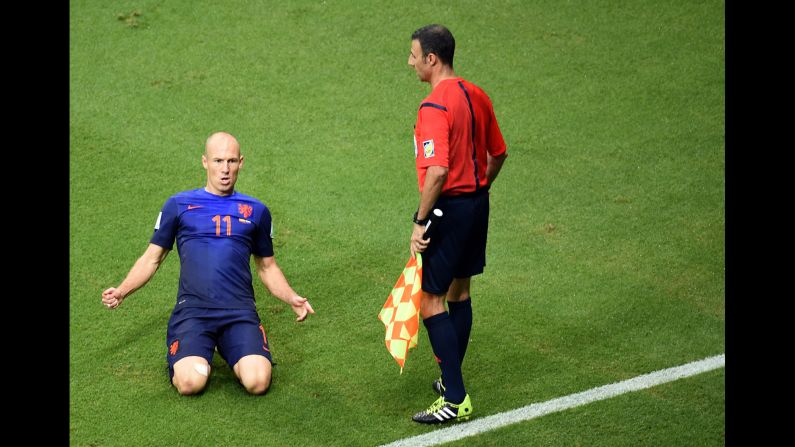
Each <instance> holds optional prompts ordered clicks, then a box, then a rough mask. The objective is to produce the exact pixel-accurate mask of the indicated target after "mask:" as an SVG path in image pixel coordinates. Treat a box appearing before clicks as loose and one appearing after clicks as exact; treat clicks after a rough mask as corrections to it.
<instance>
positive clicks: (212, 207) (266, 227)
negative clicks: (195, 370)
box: [150, 188, 273, 309]
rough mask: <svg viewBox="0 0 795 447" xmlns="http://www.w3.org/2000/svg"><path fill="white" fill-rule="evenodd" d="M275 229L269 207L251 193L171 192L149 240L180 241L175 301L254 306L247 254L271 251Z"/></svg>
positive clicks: (170, 243)
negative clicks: (272, 235)
mask: <svg viewBox="0 0 795 447" xmlns="http://www.w3.org/2000/svg"><path fill="white" fill-rule="evenodd" d="M271 230H272V226H271V214H270V211H269V210H268V207H266V206H265V205H264V204H263V203H262V202H260V201H259V200H257V199H255V198H253V197H249V196H247V195H244V194H240V193H238V192H234V193H232V194H231V195H229V196H217V195H215V194H211V193H209V192H207V191H205V190H204V188H199V189H194V190H191V191H184V192H180V193H177V194H175V195H173V196H171V197H170V198H169V199H168V200H167V201H166V203H165V204H164V205H163V209H162V210H161V211H160V214H159V215H158V217H157V223H155V231H154V234H153V235H152V239H151V240H150V242H151V243H153V244H156V245H159V246H161V247H163V248H166V249H169V250H171V249H172V248H173V247H174V240H175V239H176V241H177V251H178V252H179V261H180V272H179V291H178V293H177V304H176V306H177V307H182V306H188V307H208V308H227V309H255V306H254V288H253V286H252V284H251V268H250V266H249V259H250V257H251V254H252V253H253V254H255V255H257V256H261V257H270V256H273V243H272V241H271Z"/></svg>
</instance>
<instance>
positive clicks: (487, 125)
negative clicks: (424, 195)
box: [414, 78, 506, 195]
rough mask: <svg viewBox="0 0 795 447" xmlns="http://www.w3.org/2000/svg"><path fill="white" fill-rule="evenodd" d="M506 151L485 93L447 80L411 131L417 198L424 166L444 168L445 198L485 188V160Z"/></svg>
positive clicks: (423, 107) (427, 100) (422, 106)
mask: <svg viewBox="0 0 795 447" xmlns="http://www.w3.org/2000/svg"><path fill="white" fill-rule="evenodd" d="M505 150H506V147H505V141H504V140H503V138H502V133H501V132H500V127H499V126H498V125H497V118H496V117H495V116H494V108H493V107H492V105H491V100H490V99H489V97H488V95H486V92H484V91H483V90H481V89H480V87H478V86H476V85H475V84H472V83H471V82H468V81H465V80H464V79H462V78H453V79H445V80H443V81H441V82H439V83H438V84H437V85H436V88H434V89H433V91H432V92H431V94H430V95H428V96H427V97H426V98H425V100H423V101H422V104H420V109H419V110H418V111H417V124H416V125H415V126H414V158H415V161H416V165H417V180H418V182H419V187H420V192H422V188H423V186H424V184H425V171H426V170H427V169H428V166H444V167H446V168H448V170H449V172H448V175H447V181H446V182H445V184H444V186H443V187H442V194H443V195H459V194H464V193H468V192H474V191H475V190H477V189H480V188H483V187H485V186H487V184H486V163H487V161H488V159H487V156H486V154H487V153H489V154H491V155H492V156H497V155H500V154H502V153H504V152H505Z"/></svg>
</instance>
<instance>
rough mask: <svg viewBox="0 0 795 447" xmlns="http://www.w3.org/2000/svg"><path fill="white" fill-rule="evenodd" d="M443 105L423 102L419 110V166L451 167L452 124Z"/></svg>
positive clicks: (417, 134) (417, 135)
mask: <svg viewBox="0 0 795 447" xmlns="http://www.w3.org/2000/svg"><path fill="white" fill-rule="evenodd" d="M443 109H444V108H443V107H442V106H438V105H435V104H431V103H423V104H422V106H420V110H419V111H418V112H417V128H416V131H415V138H416V140H417V167H418V168H427V167H428V166H444V167H449V154H450V146H449V139H450V125H449V123H448V117H447V111H446V109H444V110H443Z"/></svg>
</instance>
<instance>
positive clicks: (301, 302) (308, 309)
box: [290, 295, 315, 321]
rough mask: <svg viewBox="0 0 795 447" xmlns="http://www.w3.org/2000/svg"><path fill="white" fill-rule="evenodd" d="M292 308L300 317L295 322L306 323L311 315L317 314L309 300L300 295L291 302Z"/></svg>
mask: <svg viewBox="0 0 795 447" xmlns="http://www.w3.org/2000/svg"><path fill="white" fill-rule="evenodd" d="M290 306H291V307H292V308H293V312H295V314H296V315H298V318H296V319H295V321H304V320H306V317H308V316H309V314H313V313H315V310H314V309H312V305H311V304H309V300H307V299H306V298H303V297H300V296H298V295H296V296H294V297H293V299H292V300H290Z"/></svg>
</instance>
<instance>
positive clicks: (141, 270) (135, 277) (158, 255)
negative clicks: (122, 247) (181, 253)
mask: <svg viewBox="0 0 795 447" xmlns="http://www.w3.org/2000/svg"><path fill="white" fill-rule="evenodd" d="M169 251H170V250H169V249H167V248H163V247H161V246H159V245H157V244H152V243H150V244H149V247H147V249H146V251H145V252H144V254H143V255H141V257H140V258H138V260H137V261H135V265H133V266H132V268H131V269H130V272H129V273H127V277H126V278H124V281H122V282H121V284H119V285H118V286H117V287H110V288H108V289H106V290H105V291H104V292H102V304H104V305H105V306H106V307H107V308H108V309H115V308H117V307H119V305H120V304H121V302H122V301H124V299H125V298H127V297H128V296H130V294H131V293H133V292H135V291H136V290H138V289H140V288H141V287H143V286H144V285H145V284H146V283H147V282H149V280H150V279H151V278H152V277H153V276H155V273H156V272H157V269H158V268H159V267H160V264H162V263H163V260H165V259H166V256H168V253H169Z"/></svg>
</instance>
